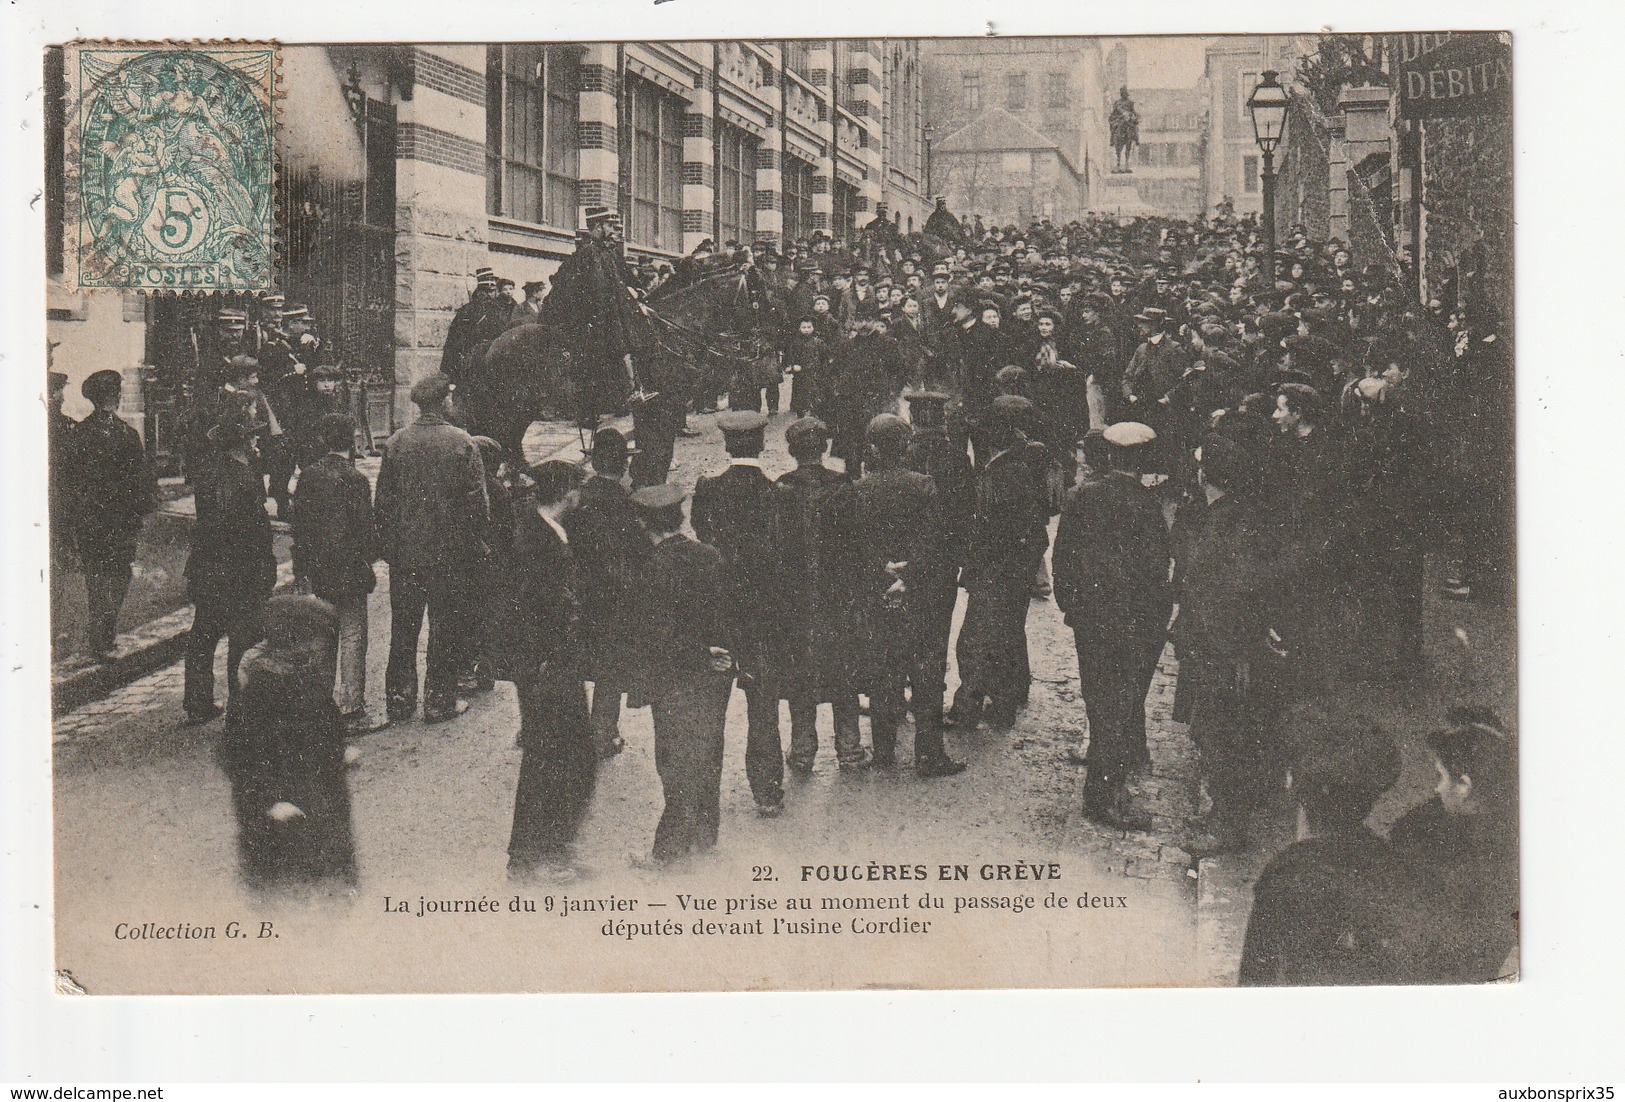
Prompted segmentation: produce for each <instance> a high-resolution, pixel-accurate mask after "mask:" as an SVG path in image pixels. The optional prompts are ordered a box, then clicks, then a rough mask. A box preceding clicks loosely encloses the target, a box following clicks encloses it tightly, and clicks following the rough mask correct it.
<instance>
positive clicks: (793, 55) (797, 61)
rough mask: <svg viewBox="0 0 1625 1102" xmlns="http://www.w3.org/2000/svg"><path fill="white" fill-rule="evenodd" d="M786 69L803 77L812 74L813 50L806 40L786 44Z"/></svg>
mask: <svg viewBox="0 0 1625 1102" xmlns="http://www.w3.org/2000/svg"><path fill="white" fill-rule="evenodd" d="M784 67H785V68H786V69H789V70H790V71H791V72H792V73H797V74H799V75H801V76H806V75H808V74H809V73H811V72H812V50H811V48H810V47H809V46H808V44H807V43H806V41H805V40H802V41H796V40H791V41H789V42H786V43H785V44H784Z"/></svg>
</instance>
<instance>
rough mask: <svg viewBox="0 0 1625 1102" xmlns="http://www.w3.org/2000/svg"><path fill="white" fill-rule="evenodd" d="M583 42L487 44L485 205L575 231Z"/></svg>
mask: <svg viewBox="0 0 1625 1102" xmlns="http://www.w3.org/2000/svg"><path fill="white" fill-rule="evenodd" d="M579 54H580V47H578V46H539V45H529V46H487V47H486V51H485V66H486V73H485V132H486V133H485V138H486V141H485V151H486V154H485V156H486V179H485V209H486V211H487V213H490V214H494V215H497V216H498V217H502V218H515V219H518V220H519V221H521V222H536V223H541V224H544V225H549V226H563V227H566V228H570V229H573V228H574V227H575V223H576V180H577V178H578V177H579V176H580V171H579V169H578V167H577V164H578V157H577V153H576V113H577V97H576V70H577V64H578V61H577V59H578V57H579Z"/></svg>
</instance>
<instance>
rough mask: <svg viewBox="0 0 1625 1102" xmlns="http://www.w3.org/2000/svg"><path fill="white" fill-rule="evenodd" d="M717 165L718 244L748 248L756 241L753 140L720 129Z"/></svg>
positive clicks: (729, 128)
mask: <svg viewBox="0 0 1625 1102" xmlns="http://www.w3.org/2000/svg"><path fill="white" fill-rule="evenodd" d="M720 144H721V149H720V150H719V153H720V154H721V162H720V163H719V164H718V165H717V192H718V200H719V203H718V206H719V207H720V210H721V214H722V218H721V221H720V222H719V224H718V225H717V237H718V238H719V240H720V241H739V242H742V243H746V244H748V243H749V242H751V241H752V240H754V239H755V237H756V144H757V143H756V139H755V138H754V137H752V136H751V135H749V134H747V133H745V131H743V130H741V129H739V128H738V127H737V126H728V125H726V124H724V125H723V126H722V141H721V143H720Z"/></svg>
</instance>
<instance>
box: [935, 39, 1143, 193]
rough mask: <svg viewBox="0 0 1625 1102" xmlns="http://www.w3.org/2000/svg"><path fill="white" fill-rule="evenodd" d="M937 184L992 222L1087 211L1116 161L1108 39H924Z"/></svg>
mask: <svg viewBox="0 0 1625 1102" xmlns="http://www.w3.org/2000/svg"><path fill="white" fill-rule="evenodd" d="M922 49H923V53H924V58H925V88H926V96H925V104H924V106H925V116H926V120H927V124H928V125H929V127H930V133H931V134H932V150H931V177H932V187H933V190H935V191H936V192H938V193H939V194H943V195H946V196H947V198H948V206H949V209H950V210H952V211H953V212H954V213H956V214H965V215H981V216H982V218H983V219H984V220H985V221H986V222H988V223H989V224H992V223H998V224H1001V225H1002V224H1005V223H1009V222H1018V221H1019V222H1022V223H1023V224H1025V222H1026V221H1027V220H1029V219H1031V218H1035V217H1043V216H1046V215H1047V216H1049V217H1051V218H1053V219H1055V220H1056V221H1058V222H1059V221H1065V220H1067V219H1069V218H1073V217H1079V216H1081V215H1082V214H1083V213H1084V212H1086V211H1087V210H1088V209H1089V208H1090V204H1091V202H1094V201H1096V200H1097V199H1098V197H1099V195H1100V191H1101V174H1102V173H1103V172H1104V170H1105V169H1106V168H1107V167H1109V166H1110V160H1109V158H1110V157H1111V153H1110V151H1109V149H1108V146H1107V134H1106V120H1105V110H1106V101H1105V99H1104V93H1103V91H1102V89H1103V88H1104V85H1103V83H1102V80H1103V76H1102V74H1103V60H1102V56H1101V49H1100V41H1099V40H1098V39H1092V38H939V39H930V40H927V41H926V42H925V43H923V46H922Z"/></svg>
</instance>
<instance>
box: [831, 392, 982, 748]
mask: <svg viewBox="0 0 1625 1102" xmlns="http://www.w3.org/2000/svg"><path fill="white" fill-rule="evenodd" d="M865 436H866V439H867V441H868V449H869V450H868V459H867V462H866V470H865V473H864V476H863V478H861V479H859V480H858V483H857V486H856V487H855V489H854V497H855V515H854V543H855V548H856V551H857V556H858V559H857V563H856V569H855V576H854V584H855V586H856V593H855V599H856V601H857V605H858V608H859V620H860V624H861V626H860V629H859V631H860V639H861V644H862V645H863V646H864V648H865V655H866V661H865V663H864V665H865V668H866V672H867V677H866V678H865V681H866V684H867V688H868V690H869V715H870V729H871V731H872V741H873V746H874V764H875V765H877V766H879V767H882V768H886V767H890V766H892V765H895V764H896V755H897V733H898V728H899V727H900V726H901V724H902V721H903V710H904V704H903V690H904V688H905V687H906V686H908V685H912V686H913V688H914V694H913V701H912V709H913V712H914V770H915V772H916V773H918V774H919V775H920V776H922V777H947V776H952V775H953V774H955V773H961V772H963V771H964V769H965V766H964V763H962V762H957V761H954V760H953V759H951V758H950V757H949V756H948V753H947V750H946V749H945V747H944V746H943V737H942V711H943V706H942V692H941V689H940V687H939V686H938V685H937V683H936V678H935V676H934V673H933V670H934V666H935V662H934V658H933V657H932V656H931V655H930V654H929V653H928V648H929V646H930V644H931V642H932V636H933V633H932V632H930V631H927V630H925V627H926V624H927V622H928V621H929V620H930V618H931V617H932V616H933V615H934V614H935V613H936V612H937V610H938V609H939V607H940V605H941V604H942V602H943V600H944V593H943V591H944V590H945V589H947V588H948V587H950V586H951V585H952V584H953V583H952V579H951V577H950V576H949V575H948V573H947V571H946V570H945V568H944V566H943V564H942V563H941V561H940V559H939V556H940V554H941V549H942V513H941V509H940V506H939V502H938V500H937V490H936V486H935V484H934V483H933V482H932V481H931V476H930V475H925V474H921V473H919V472H918V471H913V470H910V469H909V468H908V466H907V465H906V464H907V458H908V446H909V442H910V440H911V438H912V437H913V430H912V429H911V428H909V425H908V422H907V421H905V420H903V419H902V418H901V417H898V416H895V415H894V414H889V413H885V414H881V415H880V416H878V417H876V418H874V419H873V420H872V421H870V422H869V426H868V431H867V432H866V434H865ZM949 592H951V590H949Z"/></svg>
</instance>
